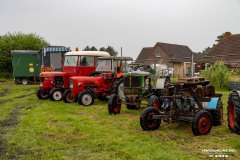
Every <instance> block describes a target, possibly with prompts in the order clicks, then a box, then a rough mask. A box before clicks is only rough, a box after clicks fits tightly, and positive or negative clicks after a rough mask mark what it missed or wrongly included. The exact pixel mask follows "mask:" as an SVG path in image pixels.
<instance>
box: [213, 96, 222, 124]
mask: <svg viewBox="0 0 240 160" xmlns="http://www.w3.org/2000/svg"><path fill="white" fill-rule="evenodd" d="M222 105H223V103H222V101H221V100H220V99H219V100H218V103H217V107H216V110H212V111H210V113H211V116H212V120H213V126H219V125H222V122H223V107H222Z"/></svg>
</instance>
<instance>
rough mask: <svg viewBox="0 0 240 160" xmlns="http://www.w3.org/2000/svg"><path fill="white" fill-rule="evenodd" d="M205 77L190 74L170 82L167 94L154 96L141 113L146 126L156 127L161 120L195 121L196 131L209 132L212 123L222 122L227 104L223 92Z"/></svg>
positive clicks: (196, 133) (218, 123)
mask: <svg viewBox="0 0 240 160" xmlns="http://www.w3.org/2000/svg"><path fill="white" fill-rule="evenodd" d="M209 83H210V81H208V80H205V79H204V78H186V79H180V80H179V82H175V83H169V84H168V86H167V87H166V93H165V95H163V96H155V95H153V96H151V97H150V99H149V104H150V105H152V107H148V108H146V109H144V110H143V112H142V114H141V116H140V125H141V127H142V129H143V130H155V129H158V128H159V127H160V124H161V120H163V121H164V122H168V123H174V122H175V121H187V122H191V123H192V132H193V134H194V135H205V134H208V133H209V132H210V130H211V128H212V125H214V126H216V125H221V124H222V119H223V108H222V101H221V96H222V95H221V94H216V93H215V88H214V86H213V85H209Z"/></svg>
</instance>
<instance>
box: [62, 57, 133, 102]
mask: <svg viewBox="0 0 240 160" xmlns="http://www.w3.org/2000/svg"><path fill="white" fill-rule="evenodd" d="M132 60H133V59H132V58H130V57H113V56H111V57H99V58H98V65H97V68H96V72H97V73H99V74H96V75H95V76H94V75H93V76H75V77H70V88H71V89H69V90H66V91H65V92H64V95H63V101H64V102H66V103H70V102H74V101H76V100H77V101H78V103H79V104H80V105H84V106H89V105H92V104H93V102H94V98H95V97H97V98H98V99H99V100H106V99H107V96H109V95H110V94H112V93H115V94H121V92H123V90H122V89H121V86H122V85H121V84H122V83H123V75H124V73H126V72H128V71H129V69H130V68H129V64H128V62H129V61H132Z"/></svg>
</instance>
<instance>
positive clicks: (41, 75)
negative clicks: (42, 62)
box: [40, 72, 68, 77]
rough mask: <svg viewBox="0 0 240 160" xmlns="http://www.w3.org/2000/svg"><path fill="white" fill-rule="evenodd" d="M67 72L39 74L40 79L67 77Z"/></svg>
mask: <svg viewBox="0 0 240 160" xmlns="http://www.w3.org/2000/svg"><path fill="white" fill-rule="evenodd" d="M67 75H68V73H67V72H41V73H40V77H55V76H67Z"/></svg>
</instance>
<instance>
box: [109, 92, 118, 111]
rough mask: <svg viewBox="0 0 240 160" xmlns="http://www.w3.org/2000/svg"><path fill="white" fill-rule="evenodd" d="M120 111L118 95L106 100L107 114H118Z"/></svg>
mask: <svg viewBox="0 0 240 160" xmlns="http://www.w3.org/2000/svg"><path fill="white" fill-rule="evenodd" d="M120 111H121V103H119V101H118V95H116V94H112V95H110V97H109V100H108V113H109V114H119V113H120Z"/></svg>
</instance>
